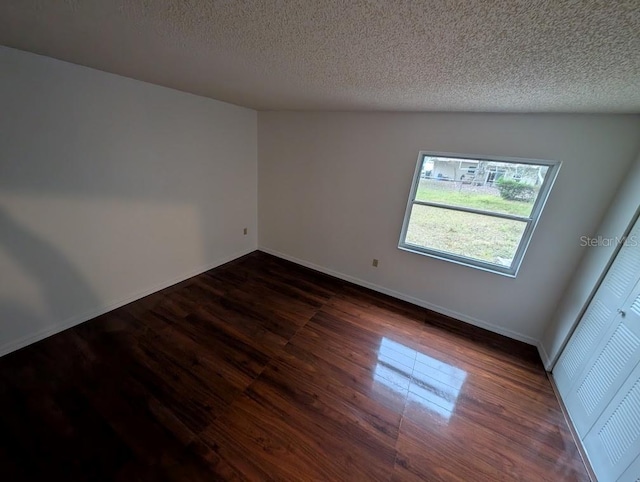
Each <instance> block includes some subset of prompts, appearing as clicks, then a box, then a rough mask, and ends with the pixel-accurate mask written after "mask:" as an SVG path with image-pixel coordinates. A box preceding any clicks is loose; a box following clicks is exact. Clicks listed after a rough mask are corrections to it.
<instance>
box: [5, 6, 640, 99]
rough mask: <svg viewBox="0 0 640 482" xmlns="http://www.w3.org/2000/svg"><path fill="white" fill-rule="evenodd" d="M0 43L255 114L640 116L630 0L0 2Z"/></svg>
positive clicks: (639, 63)
mask: <svg viewBox="0 0 640 482" xmlns="http://www.w3.org/2000/svg"><path fill="white" fill-rule="evenodd" d="M0 44H4V45H7V46H10V47H15V48H19V49H23V50H28V51H32V52H36V53H39V54H44V55H48V56H51V57H55V58H58V59H62V60H67V61H69V62H74V63H77V64H81V65H86V66H89V67H94V68H97V69H101V70H105V71H108V72H113V73H117V74H121V75H124V76H127V77H133V78H135V79H140V80H144V81H148V82H152V83H155V84H160V85H165V86H168V87H173V88H176V89H180V90H184V91H187V92H193V93H196V94H200V95H205V96H208V97H213V98H215V99H220V100H224V101H227V102H232V103H234V104H239V105H244V106H248V107H252V108H256V109H275V110H410V111H425V110H430V111H485V112H486V111H488V112H640V0H525V1H519V0H482V1H480V0H434V1H399V0H397V1H392V0H386V1H385V0H352V1H349V0H342V1H339V0H297V1H293V0H280V1H278V0H264V1H234V0H228V1H222V0H218V1H207V0H139V1H134V0H130V1H123V0H57V1H52V0H2V1H1V2H0ZM0 67H1V66H0Z"/></svg>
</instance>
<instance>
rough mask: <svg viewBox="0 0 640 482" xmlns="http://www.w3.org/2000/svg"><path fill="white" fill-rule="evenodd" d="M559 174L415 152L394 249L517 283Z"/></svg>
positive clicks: (549, 165) (553, 168) (521, 162)
mask: <svg viewBox="0 0 640 482" xmlns="http://www.w3.org/2000/svg"><path fill="white" fill-rule="evenodd" d="M559 167H560V163H559V162H555V161H543V160H530V159H515V158H502V157H485V156H482V157H471V156H461V155H457V154H445V153H429V152H421V153H420V156H419V158H418V166H417V168H416V173H415V176H414V179H413V184H412V188H411V193H410V195H409V202H408V204H407V211H406V214H405V218H404V223H403V226H402V234H401V236H400V244H399V247H400V248H401V249H404V250H408V251H412V252H415V253H419V254H425V255H429V256H434V257H437V258H441V259H446V260H450V261H454V262H457V263H462V264H466V265H469V266H473V267H477V268H482V269H486V270H489V271H494V272H497V273H501V274H506V275H510V276H515V275H516V273H517V271H518V268H519V267H520V263H521V262H522V258H523V256H524V253H525V250H526V248H527V245H528V244H529V241H530V239H531V235H532V234H533V229H534V227H535V225H536V223H537V222H538V218H539V217H540V213H541V212H542V208H543V206H544V203H545V201H546V199H547V196H548V194H549V191H550V189H551V186H552V184H553V181H554V180H555V177H556V174H557V172H558V169H559Z"/></svg>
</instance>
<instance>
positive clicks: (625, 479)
mask: <svg viewBox="0 0 640 482" xmlns="http://www.w3.org/2000/svg"><path fill="white" fill-rule="evenodd" d="M618 481H619V482H640V455H638V456H637V457H636V459H635V460H634V461H633V462H631V465H630V466H629V467H628V468H627V470H625V471H624V474H622V476H621V477H620V478H619V479H618Z"/></svg>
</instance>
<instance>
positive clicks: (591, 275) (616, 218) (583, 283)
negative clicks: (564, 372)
mask: <svg viewBox="0 0 640 482" xmlns="http://www.w3.org/2000/svg"><path fill="white" fill-rule="evenodd" d="M639 209H640V156H638V159H637V160H636V162H635V163H634V164H633V165H632V166H631V168H630V169H629V172H628V174H627V176H625V179H624V181H623V183H622V185H621V187H620V188H619V189H618V192H617V195H616V197H615V198H614V200H613V202H612V203H611V206H610V207H609V209H608V210H607V212H606V214H605V216H604V219H603V220H602V223H601V224H600V226H599V227H598V229H597V230H596V234H595V237H598V236H602V239H603V240H608V239H615V238H616V237H618V239H619V238H620V237H621V236H622V235H623V234H624V233H625V231H626V229H627V228H628V227H629V226H630V225H631V223H632V222H633V221H634V219H635V216H636V213H637V212H638V210H639ZM585 249H586V253H585V255H584V257H583V258H582V260H581V262H580V264H579V265H578V268H577V269H576V271H575V273H574V274H573V276H572V278H571V282H570V283H569V284H568V285H567V287H566V289H565V291H564V293H563V296H562V299H561V301H560V303H559V305H558V308H557V310H556V312H555V313H554V315H553V317H552V319H551V323H550V324H549V325H548V326H547V329H546V330H545V332H544V335H543V337H542V343H541V347H542V349H541V354H542V358H543V361H544V363H545V366H546V368H547V369H550V368H551V364H552V362H554V361H555V360H556V359H557V357H558V355H560V352H561V349H562V347H563V345H564V342H565V341H566V340H567V337H568V336H569V334H570V333H571V330H572V329H573V327H574V326H575V325H576V323H577V322H578V321H579V317H580V316H581V315H582V312H583V311H584V309H585V308H586V305H587V304H588V302H589V301H590V299H591V296H593V294H594V293H595V291H596V289H597V288H598V283H599V281H600V280H601V278H602V277H604V274H605V273H606V269H607V267H608V265H609V263H610V262H611V261H613V257H614V255H615V253H616V244H610V243H608V242H603V243H601V244H600V245H599V246H591V247H587V248H585Z"/></svg>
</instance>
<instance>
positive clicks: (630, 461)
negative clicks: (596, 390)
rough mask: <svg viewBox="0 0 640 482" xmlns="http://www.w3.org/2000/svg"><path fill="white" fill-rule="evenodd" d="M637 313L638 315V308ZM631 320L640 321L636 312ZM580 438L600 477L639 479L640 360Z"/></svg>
mask: <svg viewBox="0 0 640 482" xmlns="http://www.w3.org/2000/svg"><path fill="white" fill-rule="evenodd" d="M638 305H640V296H639V297H638ZM638 314H639V315H640V309H639V310H638ZM629 318H631V317H630V316H629ZM635 321H636V323H637V322H640V316H636V317H635ZM583 442H584V447H585V449H586V452H587V454H588V456H589V460H590V461H591V465H592V467H593V470H594V472H595V473H596V476H597V477H598V479H599V480H600V481H602V482H605V481H609V480H610V481H616V480H631V481H634V482H635V481H636V480H637V479H640V462H638V460H639V459H638V455H639V454H640V363H638V364H637V365H636V366H635V368H634V370H633V371H632V372H631V374H630V376H629V377H628V378H627V380H626V381H625V383H624V384H623V385H622V387H621V388H620V390H619V391H618V393H617V394H616V395H615V396H614V397H613V399H612V400H611V402H610V403H609V404H608V405H607V407H606V408H605V409H604V411H603V412H602V415H601V416H600V417H599V418H598V420H597V421H596V423H595V424H594V426H593V428H591V430H589V433H588V434H587V436H586V437H585V438H584V441H583Z"/></svg>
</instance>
